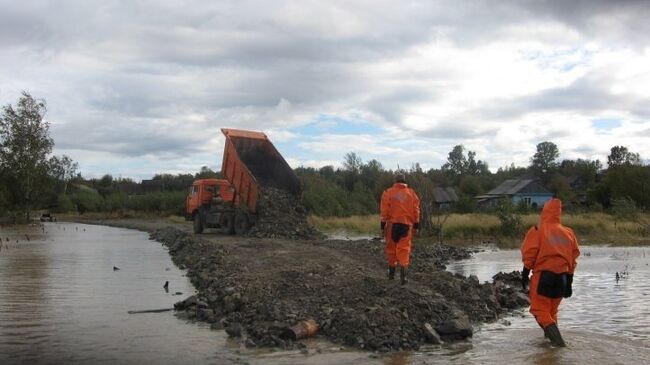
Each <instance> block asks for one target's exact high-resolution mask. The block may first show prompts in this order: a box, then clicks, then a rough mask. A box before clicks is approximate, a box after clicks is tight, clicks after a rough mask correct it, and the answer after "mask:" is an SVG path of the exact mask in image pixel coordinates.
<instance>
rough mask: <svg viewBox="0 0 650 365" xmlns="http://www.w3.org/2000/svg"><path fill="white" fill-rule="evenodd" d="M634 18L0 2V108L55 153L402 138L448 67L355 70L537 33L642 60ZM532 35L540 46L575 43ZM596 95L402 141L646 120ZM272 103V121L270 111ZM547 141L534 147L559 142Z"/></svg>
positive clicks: (566, 6) (565, 96) (631, 6)
mask: <svg viewBox="0 0 650 365" xmlns="http://www.w3.org/2000/svg"><path fill="white" fill-rule="evenodd" d="M649 9H650V6H648V5H647V3H646V2H644V1H618V2H612V1H605V0H602V1H571V2H568V1H560V0H556V1H532V0H530V1H515V0H512V1H482V2H477V1H451V0H450V1H442V2H431V1H409V2H394V1H355V2H347V1H328V2H308V3H295V2H282V1H279V2H277V1H268V2H265V1H262V2H259V1H251V2H247V1H226V2H209V1H190V2H184V3H182V4H180V3H176V2H165V3H161V2H158V1H153V0H150V1H132V2H123V1H118V0H109V1H102V2H97V3H94V2H78V1H72V0H65V1H56V2H54V1H53V2H16V1H8V0H0V54H4V56H2V55H0V70H2V69H8V68H7V67H6V66H11V67H10V68H11V69H12V70H16V71H17V72H16V74H15V75H11V74H8V73H6V72H5V73H3V72H2V71H0V85H3V90H0V91H2V94H0V96H5V97H9V94H8V93H9V92H12V91H13V92H16V91H19V90H18V89H19V88H25V87H26V88H28V89H30V90H32V91H33V94H34V95H35V96H38V97H45V98H46V99H48V102H49V104H50V115H49V116H50V118H51V119H52V120H53V121H54V123H53V127H52V131H53V134H54V136H55V138H56V143H57V147H59V148H64V149H70V150H73V149H76V150H89V151H105V152H111V153H114V154H118V155H119V154H122V155H125V156H141V155H150V154H154V155H155V154H167V155H176V156H179V157H183V156H190V155H192V154H193V153H196V152H197V151H199V150H201V147H198V146H201V145H205V141H206V139H208V138H215V136H218V135H219V131H218V128H219V127H222V126H232V127H241V128H251V129H273V128H281V127H283V126H285V125H287V124H290V123H299V122H307V121H309V119H310V117H313V116H314V115H318V114H323V113H332V114H345V113H349V112H350V111H352V110H359V111H360V112H362V113H364V115H373V116H379V117H380V118H378V119H382V120H383V121H385V122H387V124H390V125H391V126H401V127H402V128H406V129H409V128H410V127H409V126H408V125H405V123H404V121H405V119H406V118H407V117H409V116H411V115H412V113H413V109H414V108H415V107H417V106H419V105H422V104H427V105H431V106H433V108H435V107H436V106H437V105H439V103H444V100H445V96H446V92H447V91H448V90H451V91H453V88H454V84H453V82H448V80H449V79H451V78H454V77H456V76H457V75H454V74H453V73H452V72H451V71H450V70H451V69H453V67H449V69H442V67H444V66H440V65H438V66H436V68H433V67H432V68H431V69H427V68H426V67H422V69H420V70H419V71H411V70H409V69H403V70H399V71H400V72H398V73H397V74H391V75H389V76H383V75H377V74H375V73H370V72H369V71H368V69H369V66H372V65H377V64H382V63H386V64H391V63H394V64H398V65H399V64H400V61H401V60H402V57H403V56H404V55H406V54H409V52H412V51H413V50H414V49H416V48H417V47H420V46H424V45H434V46H435V45H438V44H446V43H448V42H449V43H451V44H453V46H455V47H457V48H460V49H464V50H471V49H473V48H474V47H477V46H487V45H490V44H491V43H494V42H498V41H507V40H517V39H521V38H522V37H528V36H531V34H528V33H525V34H521V33H518V31H517V32H516V31H513V29H527V28H530V29H533V30H535V29H537V28H536V26H538V25H539V24H540V23H544V22H548V23H557V24H562V25H564V26H565V27H566V31H567V32H568V31H574V32H576V34H577V37H580V38H581V39H579V42H580V44H583V43H586V42H589V41H591V40H599V41H602V42H605V43H608V42H609V43H608V44H612V45H613V47H614V48H616V47H620V48H625V47H637V48H638V47H647V46H648V40H649V38H650V22H648V21H647V19H648V18H650V13H649ZM539 32H540V33H543V32H542V31H539ZM539 37H540V38H539V39H542V41H544V42H547V43H546V44H547V45H548V46H549V47H550V48H553V47H555V46H558V47H566V46H567V45H569V46H570V45H571V43H572V42H575V39H574V38H571V40H567V39H563V37H561V36H557V35H539ZM434 52H435V51H434ZM3 66H5V67H3ZM450 66H454V65H450ZM382 77H385V79H382ZM522 82H525V80H522ZM608 84H611V76H610V75H608V74H607V73H606V71H602V73H598V72H588V73H587V74H585V75H584V76H583V77H581V78H579V79H578V80H576V81H575V82H573V83H572V84H570V85H568V86H566V87H553V88H550V89H547V90H543V91H540V92H537V93H532V94H527V95H523V96H521V97H518V98H514V99H511V100H491V101H489V102H487V103H486V104H483V105H479V106H475V105H471V106H469V105H468V106H467V109H465V110H461V111H459V112H458V113H455V114H454V115H452V116H450V117H449V120H445V121H437V123H432V124H431V127H430V128H429V129H427V130H425V131H423V132H422V131H411V132H413V135H414V136H417V137H418V138H431V139H446V140H453V141H458V140H461V139H466V138H482V137H488V136H490V135H493V134H495V133H496V132H497V131H498V130H499V128H500V125H498V124H496V122H511V121H512V120H516V119H517V118H520V117H522V116H525V115H527V114H529V113H536V112H537V113H540V112H549V111H578V112H582V113H595V112H597V111H603V110H610V109H617V110H622V111H629V112H631V113H633V114H634V115H636V116H638V117H639V118H646V119H647V118H648V117H649V116H650V105H648V103H647V102H646V100H643V99H642V98H639V97H637V96H635V95H625V94H613V93H611V92H610V91H609V89H608V88H607V87H606V85H608ZM7 85H11V86H7ZM14 89H15V90H14ZM15 95H18V93H17V92H16V94H15ZM283 99H284V100H286V101H287V105H288V107H287V108H288V110H287V111H285V112H284V114H282V113H279V112H276V109H277V107H278V103H280V101H281V100H283ZM13 101H14V100H13V99H11V98H10V99H7V100H3V104H5V103H7V102H13ZM274 113H275V114H274ZM487 121H489V122H487ZM432 122H435V121H432ZM554 133H555V134H554ZM557 133H560V132H557V131H555V132H553V131H549V132H548V135H546V136H544V137H547V138H554V137H558V138H559V137H562V135H561V133H560V134H557ZM458 142H459V141H458ZM451 144H455V143H454V142H452V143H451Z"/></svg>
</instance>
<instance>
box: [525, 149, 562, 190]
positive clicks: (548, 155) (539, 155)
mask: <svg viewBox="0 0 650 365" xmlns="http://www.w3.org/2000/svg"><path fill="white" fill-rule="evenodd" d="M558 157H560V151H559V150H558V148H557V145H556V144H555V143H553V142H548V141H547V142H541V143H539V144H537V152H535V154H534V155H533V157H532V158H531V159H530V162H531V166H530V168H531V170H532V171H533V172H534V173H535V175H536V176H537V177H539V178H541V179H542V180H543V181H544V182H546V180H548V178H549V177H550V176H551V174H552V173H553V172H554V171H555V170H556V169H557V167H558V163H557V162H556V160H557V158H558Z"/></svg>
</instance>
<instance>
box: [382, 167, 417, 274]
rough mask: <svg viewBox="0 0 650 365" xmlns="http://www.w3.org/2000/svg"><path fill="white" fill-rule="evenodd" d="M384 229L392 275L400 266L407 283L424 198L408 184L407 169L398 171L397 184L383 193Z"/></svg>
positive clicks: (387, 257)
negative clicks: (412, 248)
mask: <svg viewBox="0 0 650 365" xmlns="http://www.w3.org/2000/svg"><path fill="white" fill-rule="evenodd" d="M380 210H381V211H380V215H381V230H382V232H383V234H384V238H385V239H386V259H387V261H388V279H389V280H393V279H394V278H395V269H396V267H397V265H398V264H399V266H400V279H401V284H402V285H404V284H406V283H407V279H406V272H407V270H408V266H409V260H410V256H411V240H412V239H413V233H414V231H415V230H417V229H418V228H419V224H420V198H418V195H417V194H416V193H415V191H414V190H413V189H411V188H409V187H408V185H406V176H405V175H404V174H403V173H398V174H396V175H395V184H393V186H391V187H390V188H388V189H386V190H384V192H383V193H382V194H381V207H380Z"/></svg>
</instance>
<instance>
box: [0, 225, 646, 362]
mask: <svg viewBox="0 0 650 365" xmlns="http://www.w3.org/2000/svg"><path fill="white" fill-rule="evenodd" d="M25 235H27V236H25ZM0 237H2V248H1V249H0V364H3V365H4V364H57V363H67V364H96V363H106V364H141V363H144V362H150V363H156V364H178V363H190V362H191V363H195V364H314V365H318V364H394V365H400V364H449V363H451V364H504V363H505V364H572V365H574V364H647V363H650V350H648V349H647V348H648V346H649V345H650V326H649V325H650V316H649V314H650V313H649V312H650V309H649V306H648V304H647V300H648V297H647V296H648V292H649V290H648V289H650V266H648V264H649V263H650V248H647V247H640V248H627V247H618V248H607V247H598V248H596V247H594V248H589V247H587V248H583V253H585V254H586V255H583V256H582V257H581V258H580V262H579V267H578V273H577V274H576V278H575V282H574V293H575V294H574V298H571V299H568V300H566V301H565V302H564V303H563V304H562V306H561V309H560V326H561V329H562V330H563V334H564V336H565V337H566V339H567V342H568V343H569V347H568V348H565V349H556V348H552V347H550V346H549V345H548V344H547V342H546V341H545V340H544V339H543V337H542V335H541V330H539V328H538V327H537V326H536V324H535V323H534V321H533V319H532V318H531V317H530V316H529V315H527V313H523V312H519V313H514V314H512V315H510V316H507V317H504V318H503V319H501V320H500V321H499V322H496V323H492V324H484V325H481V326H479V327H477V328H476V334H475V335H474V338H473V339H472V340H471V341H466V342H460V343H455V344H451V345H443V346H438V347H430V348H425V349H422V350H421V351H418V352H412V353H393V354H387V355H379V354H372V353H368V352H360V351H354V350H349V349H344V348H341V347H339V346H337V345H334V344H332V343H329V342H326V341H323V340H320V339H318V338H317V339H314V340H310V341H307V343H306V344H307V348H308V353H307V354H304V353H301V352H298V351H272V350H250V349H245V348H243V347H241V346H240V345H239V343H238V342H236V341H232V340H229V339H228V338H227V336H226V335H225V333H224V332H223V331H212V330H210V329H209V327H208V326H207V325H204V324H200V323H192V322H186V321H184V320H182V319H179V318H177V317H176V316H174V315H173V314H172V313H171V312H165V313H151V314H128V313H127V312H128V311H130V310H143V309H159V308H168V307H171V306H172V305H173V303H175V302H176V301H178V300H180V299H183V298H185V297H186V296H187V295H189V294H192V293H193V292H194V289H193V288H192V285H191V284H190V283H189V281H188V280H187V279H186V278H185V277H184V276H183V272H182V271H181V270H179V269H178V268H176V267H175V266H174V265H173V264H172V262H171V260H170V258H169V255H168V254H167V252H166V251H165V249H164V248H163V247H162V246H161V245H160V244H158V243H156V242H153V241H150V240H149V239H148V235H147V234H146V233H143V232H138V231H134V230H127V229H119V228H109V227H102V226H90V225H81V224H69V223H46V224H45V225H43V226H41V225H37V226H33V227H24V228H19V229H15V228H14V229H8V228H3V229H2V230H0ZM27 237H29V240H27ZM7 238H9V241H7ZM16 241H17V242H16ZM646 254H647V255H648V256H647V257H646ZM518 255H519V253H518V251H515V250H507V251H501V250H490V249H486V250H485V251H483V252H480V253H477V254H475V256H474V257H473V258H472V259H469V260H464V261H460V262H455V263H452V264H450V265H448V270H450V271H453V272H457V273H461V274H463V275H477V276H478V277H479V279H480V280H481V281H484V280H491V276H492V275H494V274H495V273H496V272H499V271H512V270H518V269H520V264H519V256H518ZM114 266H115V267H118V268H119V270H114V269H113V267H114ZM616 272H619V273H623V274H621V276H620V278H619V280H618V282H617V281H616V278H615V273H616ZM165 281H169V292H165V290H164V289H163V284H164V283H165ZM176 292H182V293H183V294H182V295H175V293H176ZM395 330H396V331H398V330H399V329H397V328H396V329H395Z"/></svg>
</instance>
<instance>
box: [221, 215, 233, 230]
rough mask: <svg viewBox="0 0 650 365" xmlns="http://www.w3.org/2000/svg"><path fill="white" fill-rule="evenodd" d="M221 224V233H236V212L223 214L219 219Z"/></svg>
mask: <svg viewBox="0 0 650 365" xmlns="http://www.w3.org/2000/svg"><path fill="white" fill-rule="evenodd" d="M219 225H220V226H221V233H224V234H233V233H235V215H234V214H223V215H221V219H220V220H219Z"/></svg>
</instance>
